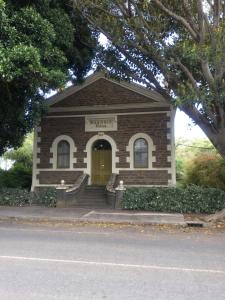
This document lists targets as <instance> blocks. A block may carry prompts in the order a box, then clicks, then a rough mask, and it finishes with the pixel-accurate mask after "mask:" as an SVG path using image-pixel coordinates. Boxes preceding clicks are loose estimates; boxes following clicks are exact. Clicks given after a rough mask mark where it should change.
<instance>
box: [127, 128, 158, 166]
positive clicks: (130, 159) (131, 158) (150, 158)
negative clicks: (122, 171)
mask: <svg viewBox="0 0 225 300" xmlns="http://www.w3.org/2000/svg"><path fill="white" fill-rule="evenodd" d="M139 139H143V140H145V141H146V142H147V146H148V153H147V160H148V161H147V163H148V165H147V167H138V166H136V167H135V164H134V144H135V141H137V140H139ZM155 149H156V147H155V145H154V143H153V140H152V139H151V137H150V136H149V135H147V134H146V133H136V134H134V135H133V136H132V137H131V138H130V140H129V143H128V146H127V147H126V150H127V151H128V152H129V154H130V155H129V157H127V162H129V163H130V169H131V170H138V169H140V170H146V169H147V170H150V169H152V163H153V162H155V161H156V158H155V156H153V154H152V153H153V151H155Z"/></svg>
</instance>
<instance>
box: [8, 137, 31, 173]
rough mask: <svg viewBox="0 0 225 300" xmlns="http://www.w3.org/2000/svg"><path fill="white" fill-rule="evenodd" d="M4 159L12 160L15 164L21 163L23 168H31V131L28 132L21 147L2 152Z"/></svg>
mask: <svg viewBox="0 0 225 300" xmlns="http://www.w3.org/2000/svg"><path fill="white" fill-rule="evenodd" d="M4 158H5V159H10V160H12V161H14V166H15V165H16V164H20V165H23V166H24V167H25V168H28V169H30V170H32V162H33V133H29V134H28V135H27V136H26V138H25V140H24V142H23V145H22V146H21V147H19V148H18V149H16V150H8V151H7V152H5V153H4Z"/></svg>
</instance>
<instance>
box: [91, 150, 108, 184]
mask: <svg viewBox="0 0 225 300" xmlns="http://www.w3.org/2000/svg"><path fill="white" fill-rule="evenodd" d="M91 173H92V180H91V181H92V184H96V185H106V184H107V182H108V180H109V177H110V175H111V174H112V150H92V172H91Z"/></svg>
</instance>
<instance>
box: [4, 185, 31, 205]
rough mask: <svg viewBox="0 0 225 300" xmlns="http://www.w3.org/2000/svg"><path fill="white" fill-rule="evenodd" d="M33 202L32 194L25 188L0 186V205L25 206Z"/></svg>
mask: <svg viewBox="0 0 225 300" xmlns="http://www.w3.org/2000/svg"><path fill="white" fill-rule="evenodd" d="M32 202H33V194H32V193H30V192H28V191H27V190H25V189H14V188H1V189H0V205H5V206H25V205H30V204H31V203H32Z"/></svg>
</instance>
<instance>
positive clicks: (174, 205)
mask: <svg viewBox="0 0 225 300" xmlns="http://www.w3.org/2000/svg"><path fill="white" fill-rule="evenodd" d="M122 207H123V208H124V209H133V210H150V211H157V212H173V213H215V211H218V210H221V209H223V208H225V192H224V191H222V190H219V189H215V188H203V187H199V186H195V185H191V186H187V187H186V188H175V187H168V188H166V187H165V188H162V187H160V188H156V187H154V188H128V189H127V190H126V192H125V194H124V198H123V202H122Z"/></svg>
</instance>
